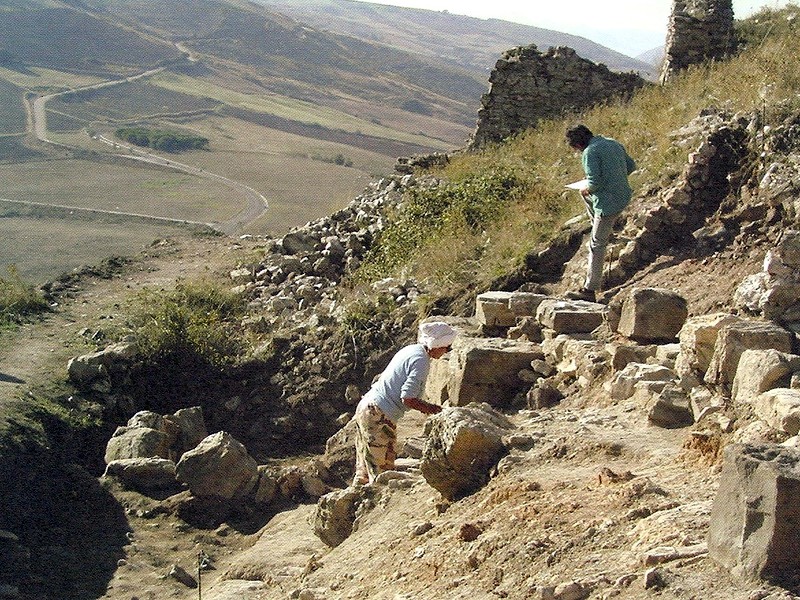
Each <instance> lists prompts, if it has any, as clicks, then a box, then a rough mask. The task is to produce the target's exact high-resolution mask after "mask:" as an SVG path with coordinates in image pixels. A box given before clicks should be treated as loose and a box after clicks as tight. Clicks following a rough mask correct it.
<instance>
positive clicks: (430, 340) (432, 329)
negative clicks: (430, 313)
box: [419, 321, 456, 350]
mask: <svg viewBox="0 0 800 600" xmlns="http://www.w3.org/2000/svg"><path fill="white" fill-rule="evenodd" d="M455 339H456V332H455V331H454V330H453V328H452V327H450V325H448V324H447V323H444V322H442V321H433V322H431V323H421V324H420V326H419V343H420V344H422V345H423V346H425V347H426V348H427V349H428V350H433V349H434V348H445V347H447V346H449V345H450V344H452V343H453V340H455Z"/></svg>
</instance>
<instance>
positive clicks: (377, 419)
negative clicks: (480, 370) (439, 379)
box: [353, 321, 456, 485]
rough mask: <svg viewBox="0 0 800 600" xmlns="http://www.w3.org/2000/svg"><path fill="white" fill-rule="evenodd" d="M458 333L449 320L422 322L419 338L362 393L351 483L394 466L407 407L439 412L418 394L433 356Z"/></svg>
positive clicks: (369, 479) (438, 355)
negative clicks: (401, 418) (448, 322)
mask: <svg viewBox="0 0 800 600" xmlns="http://www.w3.org/2000/svg"><path fill="white" fill-rule="evenodd" d="M455 337H456V332H455V331H453V328H452V327H450V325H448V324H447V323H443V322H441V321H436V322H432V323H422V324H421V325H420V326H419V337H418V340H419V342H418V343H416V344H411V345H409V346H406V347H404V348H402V349H401V350H399V351H398V352H397V354H395V355H394V357H393V358H392V360H391V361H390V362H389V365H388V366H387V367H386V369H384V371H383V373H381V376H380V377H379V378H378V380H377V381H376V382H375V383H373V384H372V387H371V388H370V389H369V391H368V392H367V393H366V394H364V397H363V398H362V399H361V401H360V402H359V403H358V407H357V408H356V415H355V421H356V424H357V425H358V432H357V437H356V474H355V477H354V479H353V485H359V484H361V485H363V484H366V483H372V482H373V481H375V478H376V477H377V476H378V474H379V473H382V472H383V471H391V470H393V469H394V460H395V458H396V457H397V454H396V452H395V443H396V441H397V421H398V420H399V419H400V417H402V416H403V414H404V413H405V412H406V411H407V410H408V409H409V408H413V409H414V410H418V411H420V412H422V413H424V414H426V415H432V414H436V413H438V412H441V410H442V407H441V406H439V405H438V404H431V403H429V402H425V401H424V400H421V399H420V396H421V395H422V391H423V389H424V387H425V380H426V379H427V377H428V371H429V370H430V365H431V359H432V358H441V357H442V356H444V354H446V353H447V351H448V350H450V345H451V344H452V343H453V340H454V339H455Z"/></svg>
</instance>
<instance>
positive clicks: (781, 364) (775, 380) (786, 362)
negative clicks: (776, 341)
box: [731, 349, 800, 403]
mask: <svg viewBox="0 0 800 600" xmlns="http://www.w3.org/2000/svg"><path fill="white" fill-rule="evenodd" d="M796 372H800V356H797V355H795V354H785V353H783V352H778V351H777V350H773V349H769V350H745V351H744V352H743V353H742V356H741V358H740V359H739V365H738V366H737V368H736V376H735V377H734V379H733V391H732V394H731V395H732V397H733V399H734V401H735V402H737V403H743V402H750V401H751V400H752V399H753V398H755V397H756V396H758V395H759V394H760V393H761V392H766V391H767V390H771V389H773V388H782V387H790V385H791V380H792V375H793V374H794V373H796Z"/></svg>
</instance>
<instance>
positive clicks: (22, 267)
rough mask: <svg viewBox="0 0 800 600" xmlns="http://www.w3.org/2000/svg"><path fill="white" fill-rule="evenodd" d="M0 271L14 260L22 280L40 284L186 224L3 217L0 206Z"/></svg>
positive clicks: (129, 252) (2, 273) (178, 230)
mask: <svg viewBox="0 0 800 600" xmlns="http://www.w3.org/2000/svg"><path fill="white" fill-rule="evenodd" d="M0 227H2V229H3V235H2V236H0V276H6V274H7V270H8V267H9V266H11V265H14V266H15V267H16V268H17V270H18V271H19V274H20V275H21V276H22V277H23V279H24V280H25V281H28V282H30V283H33V284H35V285H41V284H43V283H45V282H47V281H52V280H53V279H56V278H57V277H58V276H59V275H61V274H63V273H67V272H69V271H72V270H73V269H75V268H77V267H80V266H82V265H96V264H98V263H99V262H100V261H101V260H102V259H103V258H107V257H110V256H131V255H133V254H136V253H138V252H140V251H141V250H142V249H143V248H146V247H147V246H150V245H151V244H152V243H153V242H154V241H156V240H158V239H163V238H165V237H174V236H176V235H187V233H186V230H184V229H181V228H177V227H169V226H158V225H149V224H143V223H137V224H136V226H135V227H132V226H131V224H130V223H129V222H128V221H125V220H116V221H114V220H113V219H107V220H81V219H78V218H75V219H54V218H36V217H7V216H2V211H0Z"/></svg>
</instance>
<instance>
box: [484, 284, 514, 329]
mask: <svg viewBox="0 0 800 600" xmlns="http://www.w3.org/2000/svg"><path fill="white" fill-rule="evenodd" d="M511 296H512V292H485V293H483V294H478V297H477V298H476V299H475V318H476V319H477V321H478V323H480V324H481V325H486V326H488V327H512V326H513V325H515V324H516V322H517V317H516V315H515V314H514V313H513V312H512V311H511V308H509V306H508V301H509V300H510V299H511Z"/></svg>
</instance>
